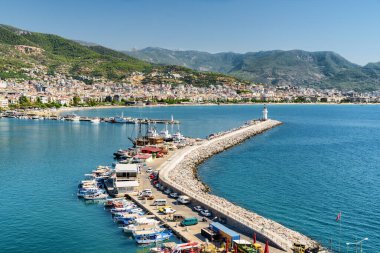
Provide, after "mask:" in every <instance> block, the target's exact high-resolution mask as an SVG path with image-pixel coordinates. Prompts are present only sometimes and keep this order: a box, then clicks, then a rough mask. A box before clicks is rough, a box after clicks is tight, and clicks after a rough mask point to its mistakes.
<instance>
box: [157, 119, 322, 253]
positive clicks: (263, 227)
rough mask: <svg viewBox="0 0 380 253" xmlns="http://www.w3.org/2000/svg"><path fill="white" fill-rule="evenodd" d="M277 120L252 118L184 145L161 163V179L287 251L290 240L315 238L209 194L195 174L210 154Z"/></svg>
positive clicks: (257, 132) (274, 125)
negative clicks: (205, 139)
mask: <svg viewBox="0 0 380 253" xmlns="http://www.w3.org/2000/svg"><path fill="white" fill-rule="evenodd" d="M280 124H282V123H281V122H279V121H276V120H267V121H252V122H249V123H248V124H246V125H244V126H242V127H240V128H237V129H234V130H233V131H229V132H226V133H223V134H219V135H217V136H214V137H213V138H212V139H210V140H207V141H204V142H203V143H201V144H199V145H197V146H192V147H187V148H185V149H184V150H181V151H179V153H178V155H177V154H176V156H175V157H173V158H172V159H171V160H170V161H168V162H167V163H165V164H163V166H162V168H161V170H160V179H161V180H162V181H163V182H164V183H166V184H168V185H170V186H171V187H172V188H174V189H176V190H177V191H180V192H182V193H184V194H186V195H188V196H190V197H191V198H193V199H195V200H196V201H198V202H199V203H202V204H203V205H205V206H208V207H209V208H210V209H213V210H215V211H217V212H218V213H220V214H223V215H225V216H226V217H228V218H229V219H233V220H234V221H235V222H236V223H238V224H241V226H245V227H247V228H248V229H250V230H252V231H255V232H256V233H258V234H259V235H261V236H262V237H263V238H267V239H268V240H270V241H271V242H272V244H274V245H276V246H277V247H279V248H281V249H283V250H285V251H287V252H290V251H291V248H292V245H293V243H302V244H305V245H307V246H311V247H312V246H316V245H317V242H315V241H313V240H311V239H310V238H308V237H306V236H305V235H302V234H301V233H299V232H296V231H293V230H291V229H289V228H286V227H285V226H283V225H281V224H279V223H277V222H275V221H272V220H270V219H267V218H264V217H262V216H260V215H258V214H256V213H254V212H251V211H249V210H247V209H245V208H242V207H240V206H237V205H235V204H233V203H231V202H230V201H228V200H226V199H224V198H222V197H218V196H215V195H212V194H210V193H209V188H208V187H207V186H206V185H205V184H204V183H203V182H201V181H200V180H199V179H198V177H197V167H198V165H199V164H200V163H202V162H203V161H205V160H206V159H208V158H209V157H211V156H213V155H215V154H217V153H220V152H222V151H224V150H226V149H228V148H231V147H233V146H235V145H238V144H239V143H241V142H243V141H245V140H247V139H248V138H251V137H252V136H255V135H257V134H260V133H262V132H264V131H266V130H268V129H271V128H273V127H276V126H278V125H280ZM268 201H269V200H268Z"/></svg>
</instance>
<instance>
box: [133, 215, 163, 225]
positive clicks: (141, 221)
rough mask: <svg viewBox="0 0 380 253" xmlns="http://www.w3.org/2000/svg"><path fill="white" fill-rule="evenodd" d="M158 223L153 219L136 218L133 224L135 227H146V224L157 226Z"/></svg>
mask: <svg viewBox="0 0 380 253" xmlns="http://www.w3.org/2000/svg"><path fill="white" fill-rule="evenodd" d="M159 223H160V222H159V221H158V220H155V219H150V218H146V217H142V218H137V219H136V220H135V221H134V222H133V224H135V225H147V224H159Z"/></svg>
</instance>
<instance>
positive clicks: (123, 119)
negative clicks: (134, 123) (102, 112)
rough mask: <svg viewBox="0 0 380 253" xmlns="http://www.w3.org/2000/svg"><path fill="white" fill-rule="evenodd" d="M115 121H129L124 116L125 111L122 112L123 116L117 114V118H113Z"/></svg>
mask: <svg viewBox="0 0 380 253" xmlns="http://www.w3.org/2000/svg"><path fill="white" fill-rule="evenodd" d="M113 122H114V123H127V122H128V120H127V119H126V118H124V113H123V112H122V113H121V116H116V117H115V118H113Z"/></svg>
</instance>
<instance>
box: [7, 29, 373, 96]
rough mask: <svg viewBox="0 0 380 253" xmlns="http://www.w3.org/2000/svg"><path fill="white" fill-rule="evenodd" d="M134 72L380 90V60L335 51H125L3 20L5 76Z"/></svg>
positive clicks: (196, 80) (92, 76) (151, 77)
mask: <svg viewBox="0 0 380 253" xmlns="http://www.w3.org/2000/svg"><path fill="white" fill-rule="evenodd" d="M31 69H32V70H33V71H32V72H33V73H32V74H30V72H31ZM34 69H37V70H38V71H37V70H36V71H35V70H34ZM39 72H42V74H41V73H39ZM134 72H141V73H143V75H144V77H143V79H142V80H141V84H146V83H154V84H161V83H167V84H172V85H176V84H192V85H195V86H208V85H211V84H214V85H215V84H233V83H245V84H247V83H249V82H253V83H262V84H269V85H277V86H280V85H292V86H305V87H317V88H337V89H341V90H357V91H373V90H380V62H379V63H370V64H367V65H365V66H360V65H357V64H354V63H352V62H350V61H348V60H346V59H345V58H343V57H342V56H340V55H338V54H336V53H334V52H307V51H302V50H290V51H280V50H274V51H262V52H252V53H244V54H239V53H232V52H226V53H215V54H211V53H207V52H199V51H179V50H168V49H162V48H154V47H148V48H145V49H142V50H133V51H125V52H119V51H116V50H112V49H109V48H106V47H103V46H101V45H98V44H94V43H88V42H83V41H73V40H69V39H65V38H62V37H60V36H57V35H53V34H44V33H36V32H30V31H25V30H23V29H19V28H15V27H12V26H8V25H1V24H0V79H23V80H25V79H34V78H36V76H37V77H38V75H39V74H41V76H42V78H43V74H46V73H47V74H48V75H55V74H64V75H66V76H71V77H74V78H76V79H78V78H79V79H80V80H83V79H84V80H87V81H88V83H89V84H90V83H92V82H93V80H99V79H103V80H112V81H126V80H127V79H128V77H129V76H130V75H131V74H132V73H134ZM174 74H175V75H174ZM41 76H40V77H41Z"/></svg>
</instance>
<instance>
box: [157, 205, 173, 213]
mask: <svg viewBox="0 0 380 253" xmlns="http://www.w3.org/2000/svg"><path fill="white" fill-rule="evenodd" d="M167 208H172V207H171V206H163V207H160V209H158V211H159V212H160V213H163V212H164V211H165V209H167Z"/></svg>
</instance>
